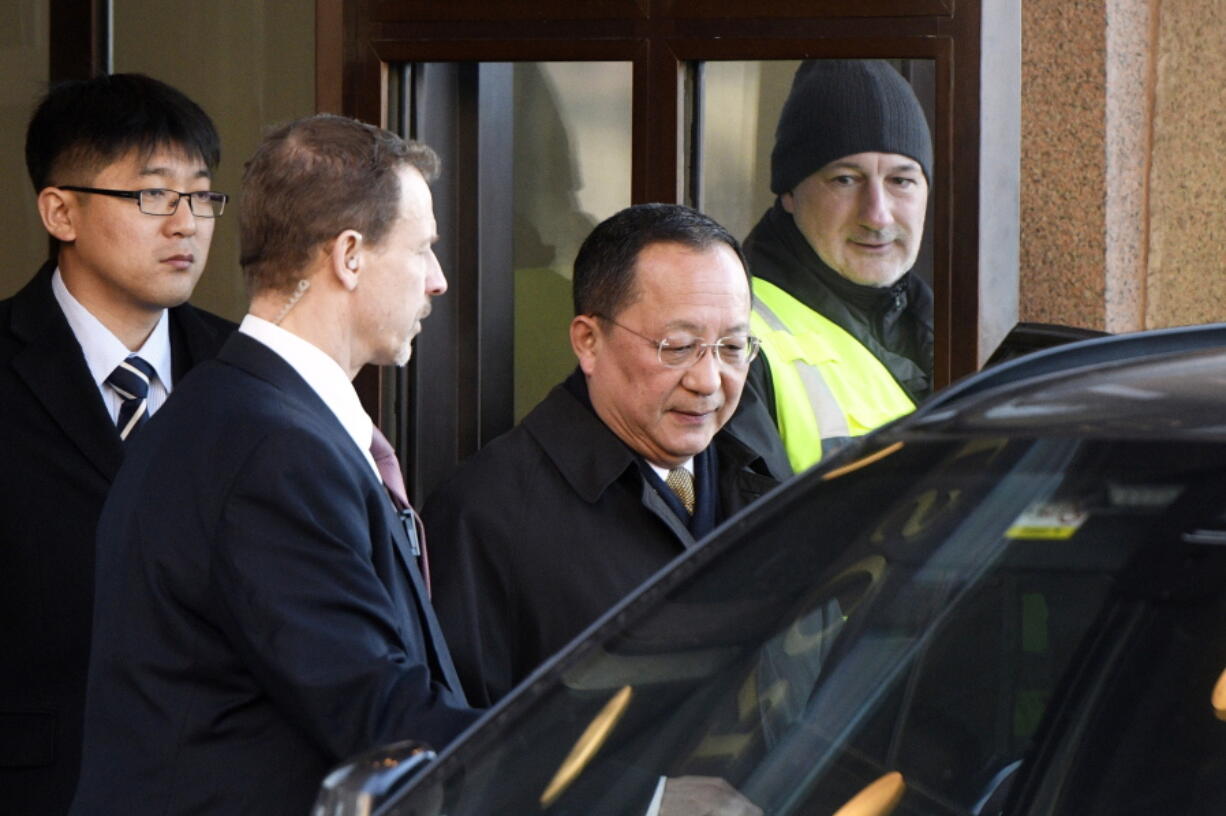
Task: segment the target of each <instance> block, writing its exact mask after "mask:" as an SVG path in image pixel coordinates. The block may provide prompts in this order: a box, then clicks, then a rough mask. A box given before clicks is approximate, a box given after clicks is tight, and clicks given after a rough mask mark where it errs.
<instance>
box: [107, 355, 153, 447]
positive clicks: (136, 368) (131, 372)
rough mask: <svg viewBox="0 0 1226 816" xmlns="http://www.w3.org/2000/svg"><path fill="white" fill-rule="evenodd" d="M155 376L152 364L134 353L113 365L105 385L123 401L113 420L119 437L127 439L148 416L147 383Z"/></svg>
mask: <svg viewBox="0 0 1226 816" xmlns="http://www.w3.org/2000/svg"><path fill="white" fill-rule="evenodd" d="M156 376H157V372H156V371H154V370H153V366H151V365H149V364H148V363H147V362H145V361H144V360H142V359H141V358H140V357H137V356H136V355H135V354H130V355H128V359H126V360H124V361H123V362H122V363H120V364H119V365H117V366H115V370H114V371H112V372H111V376H109V377H107V378H106V382H107V385H109V386H111V388H114V389H115V392H116V393H117V394H119V396H120V397H122V398H123V402H121V403H120V404H119V416H118V418H116V420H115V426H116V427H117V428H119V438H120V439H122V440H124V441H127V440H128V438H129V437H131V436H132V434H133V433H134V432H135V431H136V429H137V428H139V427H140V426H141V425H143V424H144V422H145V420H146V419H147V418H148V417H149V410H148V402H149V383H150V382H151V381H152V380H153V378H154V377H156Z"/></svg>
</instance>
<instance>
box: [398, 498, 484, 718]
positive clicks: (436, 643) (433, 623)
mask: <svg viewBox="0 0 1226 816" xmlns="http://www.w3.org/2000/svg"><path fill="white" fill-rule="evenodd" d="M384 507H385V514H386V515H387V516H388V519H387V523H388V529H389V530H391V531H392V540H393V541H394V542H395V544H396V552H397V554H398V555H399V556H400V563H401V565H402V566H403V567H404V569H405V571H406V572H407V573H408V574H409V580H410V581H411V582H412V584H413V595H414V596H415V600H416V602H417V613H418V615H419V616H420V620H421V621H422V623H423V625H424V628H425V629H426V637H427V639H428V640H429V642H428V643H427V644H426V648H428V649H429V650H430V657H431V658H432V659H433V665H434V666H436V667H437V669H438V671H439V673H440V674H442V679H443V680H444V681H445V682H446V684H447V687H448V688H450V689H451V690H452V691H454V692H455V693H456V694H458V695H460V696H463V694H464V691H463V688H462V687H461V686H460V678H459V675H457V674H456V670H455V664H453V663H452V662H451V653H450V652H449V651H448V650H447V641H446V639H445V638H444V637H443V631H442V629H441V628H440V627H439V623H438V616H436V615H435V614H434V607H433V606H432V605H431V604H430V600H429V598H430V595H429V592H427V590H426V582H425V580H424V579H423V578H422V575H421V569H420V568H419V567H418V564H417V555H416V551H417V547H416V546H415V543H416V542H417V531H416V530H415V529H413V522H412V520H411V519H407V518H405V517H404V516H402V515H401V514H399V513H398V512H396V510H395V508H394V507H393V505H392V502H391V499H390V497H389V498H388V500H387V501H386V502H384Z"/></svg>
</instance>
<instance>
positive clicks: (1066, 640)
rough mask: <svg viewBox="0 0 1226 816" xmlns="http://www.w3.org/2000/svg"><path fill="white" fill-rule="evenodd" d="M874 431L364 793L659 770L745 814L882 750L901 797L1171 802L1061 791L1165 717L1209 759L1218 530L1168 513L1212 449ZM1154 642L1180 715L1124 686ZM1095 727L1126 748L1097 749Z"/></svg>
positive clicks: (1184, 509)
mask: <svg viewBox="0 0 1226 816" xmlns="http://www.w3.org/2000/svg"><path fill="white" fill-rule="evenodd" d="M878 439H879V440H880V441H879V447H878V448H876V449H874V450H871V451H869V452H868V454H867V455H866V457H865V459H864V460H862V461H861V462H859V463H854V464H853V465H852V466H851V467H849V468H844V469H843V470H842V471H841V472H839V473H837V474H834V477H833V478H831V475H832V474H824V475H823V474H811V475H810V476H808V477H805V478H804V479H801V480H797V481H796V482H793V483H792V484H790V485H789V486H787V487H786V488H785V489H784V490H783V491H781V492H780V493H779V494H778V495H777V496H776V497H775V498H774V500H773V501H771V502H769V503H768V504H766V505H763V506H761V510H760V512H758V513H753V514H749V515H747V516H743V517H741V518H739V519H737V520H734V521H733V522H732V523H731V524H730V525H729V526H728V527H726V528H725V529H724V531H723V532H722V533H721V534H720V535H718V536H717V538H716V539H715V540H712V541H711V542H709V544H708V545H707V546H705V547H703V548H701V549H700V550H699V551H698V552H696V553H694V554H692V555H691V556H690V557H689V558H688V559H686V560H684V561H683V562H681V563H680V564H678V565H677V566H676V567H675V569H674V570H673V573H672V574H671V575H670V576H668V577H667V578H666V579H664V580H662V581H660V582H658V583H656V584H655V585H652V586H649V587H648V588H647V589H646V590H645V591H644V592H643V593H642V594H641V596H640V597H638V598H637V599H636V600H635V601H633V602H632V603H630V604H629V605H628V606H626V607H624V608H622V609H621V610H619V611H618V612H616V613H615V615H614V616H613V617H612V618H610V619H608V620H606V621H605V622H604V623H603V624H601V625H600V629H599V631H598V632H597V633H596V634H595V635H594V636H593V637H590V638H589V639H588V642H587V643H586V644H585V645H584V646H583V647H581V648H580V649H579V650H577V651H575V652H574V653H572V654H571V655H569V657H567V658H566V659H564V660H563V661H561V662H559V663H556V664H555V665H552V666H550V667H548V668H546V669H545V670H543V671H541V672H539V673H538V674H537V675H536V676H535V677H534V678H533V679H532V680H530V681H529V683H528V684H527V687H526V688H524V689H523V690H522V691H521V693H519V694H517V695H515V696H514V697H513V698H512V699H510V700H508V701H507V702H506V703H505V704H504V705H503V706H501V707H500V708H499V709H498V710H497V711H496V712H494V714H493V716H491V717H490V718H488V719H487V721H486V724H485V727H484V728H482V729H480V730H479V731H478V732H476V733H475V734H474V735H472V737H471V738H470V739H468V740H465V741H464V742H463V743H462V744H461V745H458V746H455V747H454V748H453V749H452V750H450V751H448V752H446V753H445V754H444V755H443V756H442V757H441V759H440V761H439V762H438V763H437V764H436V765H435V766H434V768H433V770H432V771H431V772H429V773H428V774H426V775H425V776H424V777H423V778H421V779H420V780H419V781H418V782H417V783H416V784H415V785H414V787H413V788H412V789H411V790H410V792H409V793H408V794H407V795H406V796H404V797H402V798H401V799H400V800H399V801H398V802H397V803H396V804H395V806H394V808H390V809H389V810H388V811H386V812H395V813H432V814H434V813H438V814H442V813H446V814H467V813H474V814H475V813H557V814H570V813H575V814H580V813H582V814H603V813H624V814H643V813H646V812H647V808H648V803H649V802H650V801H651V799H652V795H653V791H654V790H655V789H656V786H657V784H658V782H659V780H661V779H676V778H679V777H684V776H712V777H719V778H721V779H724V780H726V781H727V782H728V783H729V784H730V785H732V786H733V787H734V788H736V789H737V790H738V791H739V792H740V793H741V794H742V795H744V796H746V797H747V798H749V799H750V800H751V801H753V802H754V803H755V804H757V805H758V806H759V807H760V808H762V809H763V810H764V811H765V812H766V813H770V814H785V813H804V814H809V813H814V814H817V813H822V814H829V813H833V812H835V811H836V810H838V808H839V807H841V806H842V805H843V804H844V803H846V802H847V801H848V800H850V799H851V798H852V797H854V796H855V795H856V794H857V793H858V792H859V791H861V790H862V789H864V788H865V787H866V786H868V785H870V784H871V783H873V782H874V781H875V780H878V779H880V778H881V777H882V776H883V775H886V774H889V773H893V772H897V773H898V774H901V780H902V782H903V785H904V786H905V793H904V794H903V797H902V800H901V803H900V805H899V807H898V809H897V810H896V811H894V812H895V813H899V814H984V813H999V812H1009V811H1008V810H1007V808H1011V807H1015V806H1016V807H1020V806H1021V805H1020V804H1019V803H1023V802H1026V801H1040V800H1042V801H1044V802H1046V803H1047V806H1048V808H1047V809H1046V810H1043V811H1042V812H1068V813H1074V812H1075V813H1079V814H1081V813H1123V812H1150V813H1153V812H1186V811H1183V810H1178V809H1177V810H1168V809H1163V808H1161V807H1159V808H1156V809H1155V808H1151V809H1149V810H1147V811H1142V810H1138V809H1136V808H1135V807H1133V806H1134V805H1135V804H1136V802H1137V801H1142V800H1138V799H1137V798H1136V797H1135V796H1134V797H1132V798H1129V797H1128V796H1125V795H1123V794H1119V795H1116V796H1114V797H1112V798H1103V797H1100V796H1096V797H1091V796H1088V795H1083V794H1082V793H1081V791H1100V792H1101V791H1102V790H1105V789H1108V788H1109V789H1111V790H1112V791H1120V790H1127V789H1128V785H1132V786H1133V787H1134V788H1135V787H1137V786H1138V785H1140V784H1142V782H1141V781H1142V780H1145V779H1147V778H1148V777H1149V775H1148V774H1146V773H1144V772H1143V764H1144V763H1143V761H1142V759H1141V758H1142V757H1145V756H1147V751H1148V750H1149V749H1150V748H1151V747H1152V745H1151V743H1150V742H1147V740H1152V737H1153V733H1154V729H1155V728H1159V727H1163V728H1165V733H1168V734H1170V735H1172V738H1174V733H1175V729H1174V728H1173V727H1166V726H1165V725H1164V724H1165V723H1167V722H1168V720H1169V721H1179V722H1182V721H1183V720H1186V719H1189V718H1195V719H1196V721H1197V722H1196V727H1194V728H1190V729H1185V730H1187V731H1188V736H1187V738H1186V740H1185V743H1186V745H1185V747H1184V748H1181V749H1179V751H1180V752H1177V753H1176V754H1175V755H1176V756H1178V757H1181V758H1183V759H1186V758H1187V757H1188V756H1192V757H1193V758H1195V757H1196V756H1198V755H1199V754H1200V753H1202V752H1205V751H1209V750H1217V753H1216V754H1215V756H1216V757H1218V758H1219V759H1217V760H1216V762H1217V763H1219V764H1221V763H1222V761H1223V760H1222V759H1220V758H1221V757H1223V756H1226V752H1224V751H1222V750H1220V749H1221V748H1222V747H1223V746H1222V744H1221V742H1220V741H1221V740H1224V739H1226V723H1222V722H1219V721H1217V720H1216V718H1215V717H1214V716H1213V713H1212V710H1211V709H1210V708H1209V699H1210V693H1211V691H1212V689H1213V684H1214V682H1215V681H1216V679H1217V674H1218V673H1220V672H1221V670H1222V669H1224V668H1226V650H1224V649H1223V648H1220V647H1218V646H1217V643H1219V642H1223V643H1226V639H1224V638H1223V637H1222V635H1223V634H1226V633H1224V632H1222V628H1223V625H1222V624H1219V623H1218V622H1217V621H1218V620H1226V618H1222V617H1221V616H1220V615H1218V616H1217V618H1216V619H1215V618H1214V616H1213V615H1212V614H1210V613H1208V612H1206V611H1205V609H1206V608H1209V607H1212V608H1213V609H1216V608H1217V606H1220V604H1219V603H1217V602H1216V601H1215V600H1214V599H1215V598H1216V597H1217V596H1218V595H1221V594H1222V593H1221V592H1220V590H1221V587H1222V584H1223V580H1222V579H1223V577H1224V575H1223V574H1224V573H1226V570H1223V562H1224V556H1223V550H1224V548H1223V547H1222V546H1219V545H1216V544H1214V545H1205V544H1203V543H1196V541H1195V540H1192V539H1189V538H1188V536H1189V534H1190V533H1194V532H1195V531H1197V530H1200V531H1201V532H1204V531H1206V530H1208V531H1209V532H1210V533H1211V532H1212V531H1213V530H1214V529H1216V527H1215V525H1217V526H1224V525H1221V524H1220V523H1219V522H1220V516H1221V513H1222V511H1223V509H1226V481H1223V478H1222V476H1223V466H1222V464H1221V460H1222V456H1221V453H1222V452H1221V451H1220V450H1219V449H1216V448H1214V447H1213V446H1207V445H1183V444H1171V443H1153V442H1150V443H1138V442H1131V443H1115V442H1109V441H1101V440H1099V441H1084V440H1078V439H1074V438H1056V439H947V438H932V439H923V438H915V439H912V438H907V439H898V440H891V439H890V438H889V437H878ZM1194 538H1195V537H1194V536H1193V539H1194ZM1223 539H1224V540H1226V534H1224V536H1223ZM1189 559H1191V560H1189ZM1215 570H1216V571H1215ZM1193 579H1198V580H1200V581H1201V582H1202V583H1201V584H1197V583H1196V581H1195V580H1193ZM1185 584H1187V585H1186V586H1185ZM1176 600H1178V603H1176ZM1127 621H1133V623H1132V624H1131V625H1129V626H1122V625H1120V623H1121V622H1127ZM1173 633H1177V634H1178V635H1179V637H1178V638H1176V639H1175V640H1174V641H1172V635H1173ZM1210 643H1212V644H1213V647H1214V648H1208V644H1210ZM1180 651H1182V654H1183V656H1182V657H1181V658H1179V659H1178V660H1177V659H1175V658H1176V654H1175V653H1176V652H1180ZM1159 658H1161V659H1162V660H1164V661H1166V660H1168V659H1169V660H1170V661H1171V664H1172V666H1176V667H1179V666H1183V667H1186V666H1188V664H1189V662H1191V663H1196V664H1197V666H1198V669H1197V672H1196V673H1195V676H1194V677H1189V676H1186V674H1178V671H1179V670H1178V669H1177V668H1173V669H1172V670H1171V672H1172V673H1174V674H1175V676H1173V677H1170V678H1167V679H1168V681H1169V682H1170V683H1172V684H1173V685H1177V686H1179V687H1180V689H1181V695H1182V698H1186V700H1185V702H1186V703H1187V705H1192V704H1193V703H1196V704H1197V705H1198V706H1199V707H1198V708H1196V710H1195V711H1194V712H1193V711H1192V710H1191V709H1189V710H1187V711H1185V710H1183V709H1180V710H1179V711H1174V710H1172V709H1171V708H1170V707H1171V706H1174V705H1175V703H1174V702H1173V701H1172V700H1169V699H1167V698H1170V697H1172V695H1169V694H1167V695H1165V696H1164V695H1163V694H1162V693H1153V694H1151V695H1150V696H1149V697H1146V701H1145V704H1146V705H1148V706H1150V708H1152V709H1153V710H1152V711H1150V710H1149V709H1145V708H1144V707H1142V708H1140V709H1138V706H1141V702H1142V701H1140V700H1137V699H1135V698H1136V695H1138V694H1144V693H1146V692H1147V691H1152V685H1153V683H1155V682H1157V681H1158V680H1159V679H1161V677H1155V676H1151V675H1149V674H1146V672H1145V667H1146V666H1147V665H1148V663H1147V662H1146V661H1148V660H1151V659H1159ZM1209 675H1212V676H1209ZM1160 691H1161V689H1160V688H1159V692H1160ZM1154 698H1157V699H1162V700H1166V702H1164V703H1159V702H1156V701H1155V699H1154ZM1182 698H1181V699H1182ZM1132 710H1141V711H1142V712H1143V713H1146V714H1147V715H1148V719H1146V720H1141V721H1140V722H1139V723H1138V722H1137V721H1136V719H1135V718H1134V717H1131V716H1118V714H1119V712H1123V711H1132ZM1104 711H1108V712H1115V713H1116V714H1117V716H1113V717H1107V718H1106V719H1104V718H1103V712H1104ZM1180 718H1182V719H1180ZM1206 740H1208V741H1209V743H1211V744H1207V743H1206ZM1215 740H1216V741H1215ZM1116 745H1125V746H1129V745H1132V746H1135V747H1134V749H1133V752H1132V753H1131V754H1129V755H1127V756H1124V757H1122V758H1121V760H1120V763H1119V764H1118V765H1113V764H1111V763H1107V762H1104V761H1103V756H1109V755H1112V752H1113V750H1114V747H1115V746H1116ZM1167 764H1169V765H1171V766H1175V764H1176V763H1175V762H1174V761H1171V762H1169V763H1167ZM1190 767H1192V768H1199V766H1198V765H1196V764H1195V763H1191V764H1190ZM1217 768H1218V766H1217V765H1215V764H1210V765H1209V766H1208V767H1207V769H1206V770H1205V771H1204V772H1203V773H1204V774H1205V778H1206V779H1207V780H1211V781H1212V786H1210V787H1213V786H1219V787H1220V786H1221V785H1220V784H1219V783H1218V781H1217V780H1218V779H1220V778H1221V775H1220V774H1217V775H1214V774H1212V773H1211V771H1213V770H1217ZM1198 773H1202V772H1201V771H1200V770H1196V771H1190V770H1188V769H1187V768H1184V769H1183V771H1182V775H1181V777H1180V778H1182V777H1187V776H1188V775H1189V774H1192V775H1193V776H1195V775H1196V774H1198ZM1057 777H1058V778H1059V779H1060V780H1069V779H1071V780H1078V782H1079V787H1077V789H1076V791H1073V790H1071V789H1070V788H1069V786H1068V785H1063V784H1062V785H1055V783H1054V782H1051V781H1050V780H1052V779H1054V778H1057ZM1190 784H1191V783H1190V782H1188V781H1187V780H1186V779H1184V780H1183V781H1182V782H1172V783H1170V784H1168V785H1167V787H1171V788H1175V789H1178V790H1180V791H1183V790H1185V789H1186V788H1187V787H1188V786H1189V785H1190ZM1206 785H1208V783H1206V784H1204V785H1201V786H1200V788H1197V790H1198V791H1199V792H1200V793H1202V794H1203V793H1205V792H1206ZM1213 792H1214V793H1216V788H1214V791H1213ZM1157 795H1158V794H1156V793H1155V794H1154V796H1155V797H1156V796H1157ZM1181 795H1183V794H1182V793H1181ZM1150 801H1155V800H1152V799H1151V800H1150ZM1171 801H1176V800H1173V799H1172V800H1171ZM1107 802H1110V803H1111V805H1112V807H1113V808H1114V809H1112V807H1108V806H1107V804H1106V803H1107ZM1224 803H1226V802H1224ZM1130 808H1131V809H1130ZM1036 812H1038V811H1036Z"/></svg>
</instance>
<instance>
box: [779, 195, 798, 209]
mask: <svg viewBox="0 0 1226 816" xmlns="http://www.w3.org/2000/svg"><path fill="white" fill-rule="evenodd" d="M779 200H780V201H782V202H783V209H785V210H787V211H788V212H790V213H792V214H795V213H796V199H794V198H792V194H791V193H784V194H783V195H781V196H779Z"/></svg>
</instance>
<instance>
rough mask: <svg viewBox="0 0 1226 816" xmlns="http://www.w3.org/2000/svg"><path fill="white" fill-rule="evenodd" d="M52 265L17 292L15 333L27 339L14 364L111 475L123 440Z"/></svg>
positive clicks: (90, 457)
mask: <svg viewBox="0 0 1226 816" xmlns="http://www.w3.org/2000/svg"><path fill="white" fill-rule="evenodd" d="M54 270H55V266H54V264H51V263H48V264H47V265H46V266H44V267H43V268H42V270H40V271H39V273H38V275H37V276H35V278H34V280H32V281H31V282H30V283H29V284H27V285H26V286H25V288H24V289H22V290H21V291H20V292H18V293H17V294H16V295H15V296H14V298H13V306H12V322H13V326H12V327H13V334H14V335H15V336H17V337H20V338H21V339H22V340H23V341H24V342H25V343H26V346H25V348H24V349H22V350H21V351H20V352H18V353H17V354H15V355H14V356H13V360H12V366H13V370H14V371H15V372H16V374H17V376H18V377H20V378H21V379H22V381H23V382H25V384H26V386H27V387H28V388H29V389H30V391H31V392H32V393H33V394H34V396H35V398H36V399H38V401H39V402H40V403H41V404H42V406H43V407H44V408H45V409H46V411H47V413H48V414H50V415H51V417H52V418H53V419H54V420H55V422H56V424H57V425H58V426H59V427H60V429H61V430H62V431H63V432H64V435H65V436H67V437H68V438H69V439H70V440H71V441H72V443H73V444H74V445H75V446H76V447H77V448H78V449H79V450H80V451H81V454H82V455H83V456H84V457H85V459H87V460H88V461H89V462H90V463H91V464H92V465H93V466H94V467H95V468H97V470H98V471H99V473H101V474H102V475H103V476H104V477H106V479H107V481H111V480H112V479H114V477H115V472H116V471H117V470H118V469H119V465H120V463H121V462H122V461H123V444H122V442H120V439H119V433H118V431H116V430H115V424H114V423H113V422H111V419H110V417H109V416H108V414H107V411H106V407H105V406H104V405H103V404H102V398H101V396H100V395H99V393H98V387H97V385H95V384H94V381H93V377H92V376H91V375H90V373H89V367H88V366H86V364H85V356H84V355H83V354H82V352H81V347H80V345H79V344H78V343H77V339H76V337H75V336H74V335H73V333H72V329H71V328H69V326H68V321H67V320H66V319H65V317H64V313H63V311H62V310H61V309H60V306H59V304H58V303H56V302H55V296H54V295H53V294H52V293H51V273H52V272H54Z"/></svg>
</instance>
